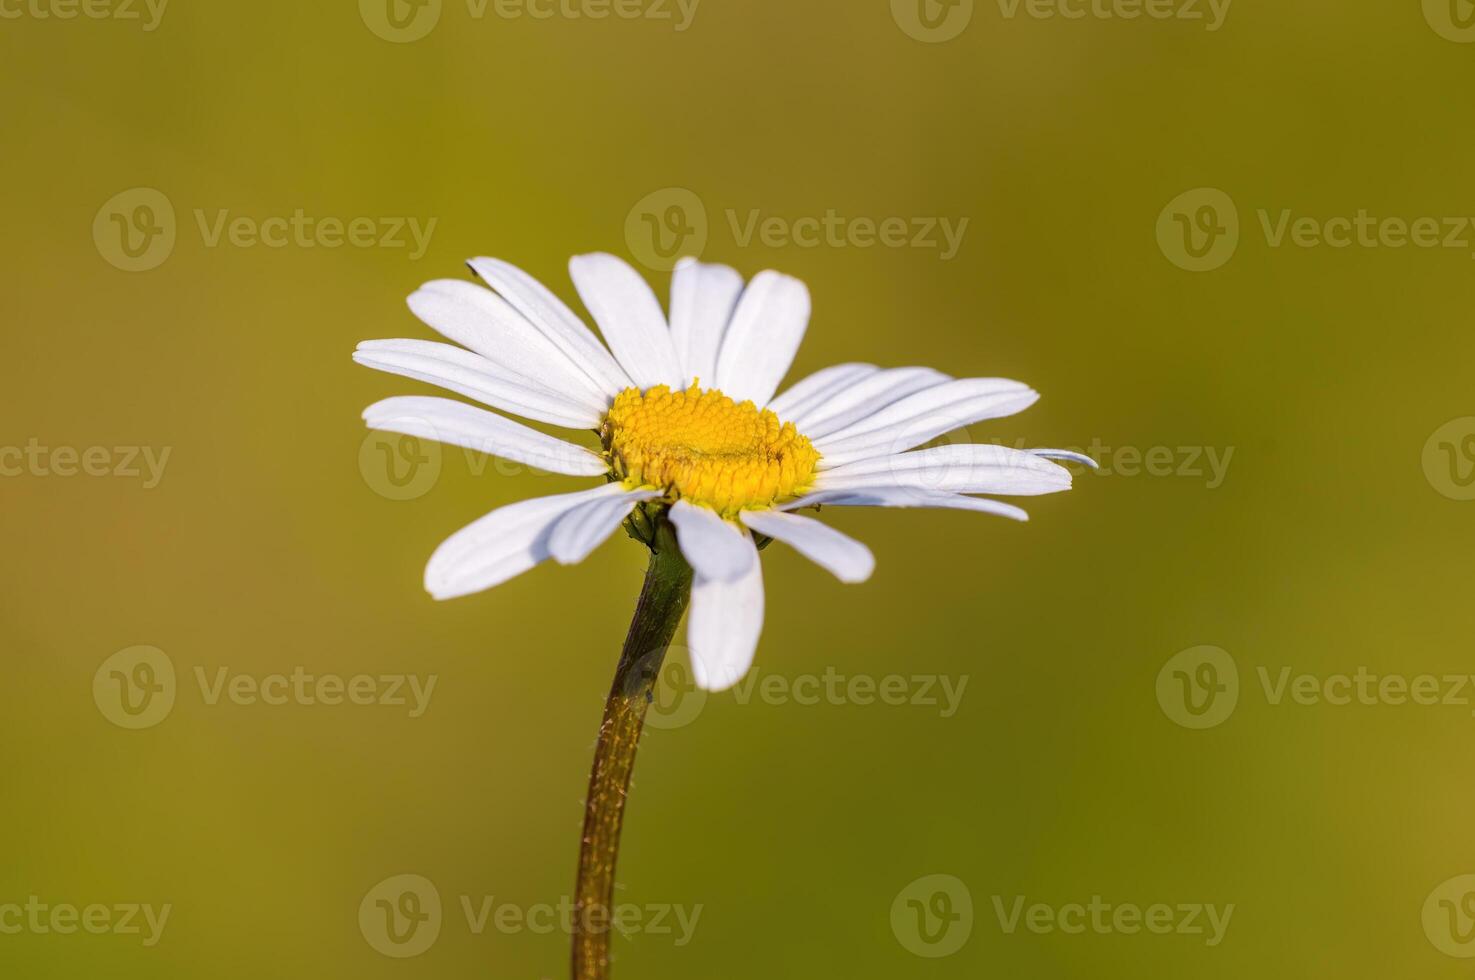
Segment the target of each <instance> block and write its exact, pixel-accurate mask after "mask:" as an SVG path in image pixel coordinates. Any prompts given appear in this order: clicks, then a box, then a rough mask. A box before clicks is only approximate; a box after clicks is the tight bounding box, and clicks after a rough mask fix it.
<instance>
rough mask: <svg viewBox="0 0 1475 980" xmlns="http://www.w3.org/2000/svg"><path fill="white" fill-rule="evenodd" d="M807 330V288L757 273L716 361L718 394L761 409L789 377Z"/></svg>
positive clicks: (773, 274)
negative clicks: (750, 403) (750, 401)
mask: <svg viewBox="0 0 1475 980" xmlns="http://www.w3.org/2000/svg"><path fill="white" fill-rule="evenodd" d="M808 326H809V287H807V286H805V285H804V283H802V282H800V281H799V280H798V279H795V278H793V277H791V276H785V275H781V274H779V273H777V272H772V271H769V272H760V273H758V275H756V276H754V277H753V281H752V282H750V283H748V288H747V289H746V290H744V292H743V298H742V299H741V300H739V301H738V305H737V309H736V310H734V311H733V314H732V322H731V323H730V324H728V326H727V333H726V334H725V335H724V336H723V338H722V351H721V353H719V354H718V355H717V377H716V379H715V381H716V385H717V387H718V388H721V389H722V393H723V394H725V395H729V396H731V397H732V399H733V401H737V402H742V401H747V400H750V399H751V400H752V402H753V404H755V405H759V406H762V405H767V404H768V401H769V399H771V398H772V397H773V393H774V392H775V391H778V385H779V382H780V381H782V380H784V375H785V374H788V373H789V365H791V364H793V363H794V355H795V354H797V353H798V352H799V344H800V342H801V341H802V340H803V339H804V331H805V329H806V328H807V327H808Z"/></svg>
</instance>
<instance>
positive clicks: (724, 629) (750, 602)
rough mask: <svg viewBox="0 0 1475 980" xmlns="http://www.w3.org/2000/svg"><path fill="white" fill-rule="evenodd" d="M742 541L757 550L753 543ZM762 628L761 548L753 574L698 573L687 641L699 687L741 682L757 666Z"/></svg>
mask: <svg viewBox="0 0 1475 980" xmlns="http://www.w3.org/2000/svg"><path fill="white" fill-rule="evenodd" d="M743 540H744V542H745V543H746V544H747V546H748V548H750V549H753V544H752V542H751V541H748V539H746V538H744V539H743ZM762 632H763V566H762V563H761V562H759V561H758V552H757V550H756V549H754V550H753V562H752V565H751V566H750V567H749V568H748V573H747V574H746V575H744V576H743V577H742V578H740V579H738V580H737V581H736V582H719V581H716V580H715V579H708V578H703V577H702V576H701V575H700V574H698V575H697V576H696V577H695V579H694V581H693V582H692V587H691V612H690V614H689V615H688V618H687V623H686V645H687V647H688V648H689V649H690V650H691V670H692V679H693V680H695V681H696V685H697V687H699V688H701V689H702V690H704V691H723V690H726V689H727V688H729V687H732V686H733V685H734V684H736V683H737V682H738V681H740V680H742V679H743V676H744V675H745V674H747V672H748V668H749V667H751V666H752V665H753V654H754V653H756V652H757V650H758V637H759V636H760V635H761V634H762Z"/></svg>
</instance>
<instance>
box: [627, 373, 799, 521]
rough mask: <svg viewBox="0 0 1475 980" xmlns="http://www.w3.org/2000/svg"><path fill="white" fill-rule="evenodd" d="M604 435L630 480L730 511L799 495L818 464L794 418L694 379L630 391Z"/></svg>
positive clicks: (642, 485)
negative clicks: (681, 385) (681, 386)
mask: <svg viewBox="0 0 1475 980" xmlns="http://www.w3.org/2000/svg"><path fill="white" fill-rule="evenodd" d="M601 435H602V436H603V438H604V446H605V451H606V452H607V453H608V454H609V457H610V463H611V465H612V466H613V467H614V471H615V474H616V475H617V476H618V477H619V478H620V479H622V480H623V481H624V482H625V484H626V485H627V486H629V487H632V488H634V487H655V488H657V489H659V490H663V491H665V492H667V493H668V494H670V495H671V496H672V497H677V498H683V497H684V498H686V499H687V500H689V501H691V502H692V503H694V504H702V505H704V506H707V507H711V508H712V509H713V510H716V511H717V512H719V513H721V514H723V515H726V516H732V515H734V514H736V513H737V512H738V511H740V510H745V509H754V508H762V507H767V506H770V505H772V504H774V503H776V502H778V501H781V500H786V499H788V498H790V497H795V496H798V495H799V494H800V493H802V492H803V491H804V490H806V489H807V488H808V487H809V485H810V484H811V483H813V482H814V471H815V464H816V463H818V462H819V453H818V452H816V451H815V448H814V446H812V445H810V443H809V440H808V439H806V438H804V436H802V435H800V434H799V432H798V430H797V429H795V428H794V423H792V422H780V421H779V418H778V416H777V415H774V414H773V413H772V412H770V411H769V410H768V409H766V408H765V409H759V408H758V407H756V406H755V405H754V404H753V403H752V402H749V401H745V402H742V403H741V404H739V403H737V402H735V401H733V400H732V399H731V398H729V397H727V396H726V395H724V394H723V393H722V392H720V391H717V390H715V389H713V390H711V391H703V390H702V389H701V388H699V387H697V386H696V385H692V386H691V387H690V388H688V389H686V390H685V391H672V390H671V389H670V388H668V387H667V386H665V385H657V386H656V387H654V388H652V389H650V390H649V391H647V392H645V393H644V394H642V393H641V392H640V391H639V390H638V389H635V388H627V389H625V390H624V391H622V392H620V394H619V395H617V396H616V397H615V401H614V404H613V405H612V406H610V410H609V415H608V416H606V418H605V422H604V428H603V431H602V432H601Z"/></svg>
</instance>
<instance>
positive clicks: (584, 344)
mask: <svg viewBox="0 0 1475 980" xmlns="http://www.w3.org/2000/svg"><path fill="white" fill-rule="evenodd" d="M467 264H468V265H470V266H471V271H473V272H475V273H476V274H477V275H478V276H481V278H482V280H483V281H484V282H486V284H487V285H489V286H491V287H492V288H493V289H495V290H496V291H497V292H499V293H501V294H502V298H503V299H505V300H507V302H509V303H511V304H512V305H513V307H514V308H516V309H517V311H518V312H519V313H521V314H522V315H523V316H525V317H527V319H528V321H529V322H530V323H532V325H533V326H534V327H536V328H537V329H538V330H539V331H541V332H542V333H543V335H544V336H546V337H547V338H548V339H549V340H550V341H552V342H553V343H554V345H555V346H557V347H558V349H559V350H561V351H563V352H564V354H566V355H568V358H569V359H570V360H571V361H573V362H574V363H575V364H577V365H578V366H579V368H580V370H582V371H583V372H584V374H585V375H586V376H587V377H589V378H590V379H591V380H592V382H593V384H594V387H595V388H596V389H597V390H598V391H600V392H601V393H603V394H604V395H605V396H606V397H607V398H613V397H614V396H615V395H617V394H619V393H620V392H622V391H624V390H625V389H626V388H629V387H631V385H632V384H633V382H631V380H630V376H629V375H628V374H626V373H625V372H624V369H622V368H621V367H620V365H619V364H617V363H615V359H614V357H612V356H611V355H610V352H609V351H608V350H606V349H605V347H604V345H603V344H601V343H600V342H599V339H598V338H596V337H595V336H594V334H593V333H592V332H591V331H590V330H589V328H588V327H586V326H585V325H584V321H583V320H580V319H579V318H578V316H577V315H576V314H575V313H574V311H573V310H571V309H569V308H568V305H567V304H565V303H564V301H563V300H561V299H559V298H558V297H557V296H555V295H554V294H553V291H552V290H550V289H549V288H548V287H547V286H545V285H543V284H542V283H540V282H539V281H538V280H536V279H534V278H533V277H532V276H530V275H528V274H527V273H526V272H523V271H522V270H521V269H519V268H518V267H517V266H515V265H512V264H510V263H508V262H503V261H502V260H500V259H488V258H479V259H472V260H471V261H470V262H469V263H467Z"/></svg>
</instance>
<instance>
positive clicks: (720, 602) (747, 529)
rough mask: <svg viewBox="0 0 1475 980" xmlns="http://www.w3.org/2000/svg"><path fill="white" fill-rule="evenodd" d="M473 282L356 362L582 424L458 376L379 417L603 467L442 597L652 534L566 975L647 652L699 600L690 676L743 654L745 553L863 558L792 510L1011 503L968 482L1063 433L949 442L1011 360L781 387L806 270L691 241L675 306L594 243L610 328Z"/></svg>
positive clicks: (856, 571) (997, 411)
mask: <svg viewBox="0 0 1475 980" xmlns="http://www.w3.org/2000/svg"><path fill="white" fill-rule="evenodd" d="M469 264H470V266H471V270H472V272H474V273H475V274H476V275H477V276H478V277H479V278H480V279H481V280H482V282H484V283H485V284H486V286H485V287H484V286H480V285H476V284H474V283H470V282H464V281H460V280H439V281H436V282H431V283H427V284H426V285H424V286H422V287H421V288H420V289H419V291H418V292H416V293H415V294H414V295H412V296H411V297H410V309H411V310H412V311H414V313H415V315H416V316H418V317H419V318H420V319H421V320H423V321H425V323H426V324H428V325H429V326H430V327H432V328H433V329H435V330H436V331H437V332H439V333H440V334H441V335H442V336H444V337H446V338H447V339H448V340H451V341H453V343H451V344H443V343H435V342H432V341H428V340H372V341H366V342H365V343H363V344H360V345H359V347H358V350H357V351H355V352H354V355H353V356H354V360H355V361H357V362H358V363H360V364H363V365H366V366H368V367H372V368H376V369H378V370H380V371H387V372H389V373H391V374H399V375H403V376H405V377H409V378H414V379H416V380H419V381H425V382H429V383H430V384H435V385H439V386H441V387H442V388H446V389H449V390H450V391H454V392H456V393H457V394H460V395H464V396H466V397H467V398H472V399H475V400H476V401H479V402H481V403H482V404H484V405H487V406H489V407H491V408H494V409H497V410H499V411H501V412H504V413H507V414H510V415H520V416H522V417H524V418H527V419H531V420H533V421H536V422H542V423H545V424H547V425H553V426H562V427H565V428H570V429H586V430H590V431H592V432H594V433H596V434H597V436H598V445H597V446H580V445H577V444H575V443H573V442H569V441H565V440H563V439H557V438H554V437H553V436H549V435H546V434H544V433H542V432H540V431H537V430H535V429H533V428H530V427H529V426H526V425H523V424H522V423H519V422H514V421H512V420H511V419H509V418H507V417H506V416H505V415H498V414H495V413H493V412H489V411H486V410H485V409H482V408H477V407H475V406H472V405H468V404H466V403H465V402H460V401H453V400H451V399H447V398H426V397H401V398H390V399H386V400H385V401H381V402H378V403H376V404H374V405H371V406H369V408H368V409H367V410H365V412H364V419H365V420H366V421H367V422H368V424H369V426H370V428H373V429H378V430H382V431H385V432H395V433H400V434H403V435H409V436H416V437H419V438H427V439H432V440H436V441H439V442H444V443H448V444H450V445H455V446H461V447H464V448H468V449H473V450H477V451H480V452H483V453H488V454H491V455H496V456H501V457H504V458H506V459H510V460H513V461H515V462H519V463H524V464H527V465H529V466H533V467H537V468H538V469H542V470H548V471H551V472H554V473H563V474H567V475H570V476H587V477H589V478H591V479H599V480H600V481H601V482H600V483H599V485H597V486H595V487H592V488H590V489H588V490H581V491H578V492H576V493H566V494H559V495H557V496H552V497H538V498H535V499H532V500H525V501H522V502H521V503H516V504H511V505H508V506H506V507H501V508H499V509H497V510H494V511H492V512H491V513H490V514H488V515H486V516H485V517H483V518H481V519H480V520H478V521H476V522H474V523H473V524H471V525H469V526H468V527H466V528H463V529H462V530H460V531H457V532H456V533H455V534H453V535H451V537H450V538H448V539H446V541H445V543H443V544H442V545H441V546H440V547H439V548H438V549H436V552H435V554H434V555H432V556H431V558H430V563H429V565H428V566H427V567H426V569H425V587H426V589H427V590H429V592H430V593H431V595H433V596H435V597H436V598H437V599H450V598H453V597H456V596H464V595H469V594H471V593H474V592H480V591H482V590H483V589H489V588H491V587H492V586H494V585H498V584H500V583H502V582H505V581H507V580H508V579H510V578H512V577H514V576H516V575H520V574H521V573H523V572H525V571H527V570H528V569H530V568H532V567H533V566H535V565H537V564H539V563H541V562H543V561H544V560H546V559H549V558H552V559H553V560H554V561H557V562H559V563H561V564H565V565H567V564H572V563H574V562H578V561H582V560H583V559H584V558H585V557H587V556H588V555H589V554H590V553H591V552H592V551H593V550H594V549H595V548H597V547H598V546H599V545H600V544H601V543H603V542H604V541H605V540H606V539H607V538H609V537H610V536H611V535H613V534H614V533H615V531H617V530H618V529H619V528H620V527H621V526H624V527H625V528H626V529H627V531H628V532H629V533H630V534H631V536H633V537H635V538H638V539H639V540H641V541H643V542H644V543H645V544H646V545H647V546H648V547H649V548H650V551H651V561H650V567H649V569H648V571H647V572H646V578H645V586H644V588H643V589H642V591H641V595H640V602H639V604H638V606H637V607H636V611H635V617H634V620H633V622H632V623H631V626H630V631H629V634H628V635H627V637H626V639H625V645H624V649H623V651H622V653H621V657H620V662H619V665H618V667H617V668H616V671H615V679H614V683H613V685H612V686H611V689H610V694H609V698H608V700H607V701H606V703H605V711H604V720H603V723H602V724H601V726H600V730H599V739H598V741H597V742H596V744H595V749H594V765H593V768H592V770H591V772H590V777H589V795H588V798H587V803H586V809H585V815H584V829H583V834H582V836H581V838H580V851H579V874H578V882H577V891H576V893H575V903H574V912H575V925H574V936H573V959H572V966H573V974H572V975H573V977H574V978H575V980H607V978H608V976H609V968H610V955H611V954H610V948H609V930H608V929H607V928H602V927H600V926H599V925H598V924H596V922H595V919H596V917H599V916H601V915H603V916H604V921H606V922H607V921H608V919H607V915H608V911H609V909H610V908H611V905H612V902H613V895H614V887H615V885H614V874H615V865H616V859H617V855H618V851H619V838H620V828H621V825H622V821H623V814H624V805H625V800H626V797H627V796H628V793H629V788H630V777H631V773H632V772H633V769H634V763H635V754H636V747H637V745H638V743H639V740H640V733H641V729H642V726H643V724H644V720H645V714H646V711H647V707H648V705H649V703H650V699H651V691H652V689H653V686H654V683H655V678H656V674H657V671H659V669H660V665H661V661H662V659H663V658H664V657H665V653H666V649H667V648H668V647H669V646H670V643H671V638H672V637H673V636H674V635H675V631H676V627H677V625H678V624H679V622H680V620H681V618H682V616H683V615H685V614H686V611H687V607H688V605H690V615H689V617H688V625H687V645H688V647H689V649H690V654H691V667H692V676H693V679H694V680H695V682H696V683H697V685H698V686H699V687H702V688H705V689H707V690H721V689H723V688H727V687H730V686H732V685H733V684H736V683H737V682H738V681H739V680H741V679H742V677H743V675H745V674H746V673H747V672H748V668H749V666H751V664H752V662H753V654H754V651H755V650H756V649H757V646H758V636H759V634H760V633H761V632H762V629H763V601H764V600H763V577H762V571H761V568H760V562H759V558H758V552H759V550H760V549H762V548H763V547H764V546H766V545H767V544H769V543H770V542H771V541H781V542H783V543H785V544H787V545H789V546H791V547H793V548H794V549H795V550H797V551H799V552H800V553H801V554H803V555H804V556H805V557H807V558H809V559H811V560H812V561H814V562H815V563H816V564H818V565H820V566H821V567H823V568H825V569H827V570H829V571H830V572H832V573H834V575H835V576H836V577H838V578H839V579H840V580H841V581H843V582H863V581H865V580H866V579H867V578H869V577H870V575H871V572H872V570H873V569H874V568H875V559H874V558H873V557H872V556H871V552H870V550H869V549H867V548H866V546H865V545H863V544H861V543H860V542H858V541H855V540H853V539H851V538H849V537H847V536H846V535H844V534H841V533H840V532H839V531H836V530H835V529H833V528H831V527H829V526H827V525H825V524H822V523H820V522H819V521H817V520H815V519H814V518H812V517H808V516H805V515H802V514H800V513H798V512H799V511H803V510H808V509H811V508H812V509H816V510H817V509H819V508H820V507H822V506H832V507H852V506H853V507H939V508H947V509H952V510H971V511H978V512H982V513H986V514H997V515H999V516H1002V517H1010V518H1014V519H1016V520H1024V519H1025V513H1024V511H1022V510H1020V509H1019V508H1018V507H1015V506H1014V505H1012V504H1007V503H1003V502H1000V501H997V500H992V499H989V498H987V497H980V496H974V495H975V494H994V495H1003V496H1030V495H1035V494H1044V493H1055V492H1056V491H1060V490H1066V489H1069V488H1070V483H1071V478H1070V472H1069V471H1068V470H1066V469H1065V467H1063V466H1061V465H1059V462H1057V461H1058V460H1074V461H1077V462H1082V463H1086V464H1088V465H1095V464H1094V463H1092V462H1091V460H1089V459H1088V458H1086V457H1084V456H1080V455H1078V454H1075V453H1070V452H1065V451H1061V450H1050V449H1037V450H1028V451H1024V450H1015V449H1008V448H1005V447H1003V446H994V445H972V444H950V445H942V446H936V447H933V448H919V447H924V446H925V445H926V444H927V443H929V442H931V441H933V440H934V439H937V438H938V437H939V436H943V435H946V434H947V433H949V432H952V431H954V430H957V429H960V428H963V427H964V426H967V425H971V424H973V423H975V422H980V421H983V420H985V419H993V418H1000V417H1002V416H1005V415H1012V414H1014V413H1015V412H1019V411H1022V410H1023V409H1025V408H1028V407H1029V406H1030V405H1032V404H1034V402H1035V400H1036V399H1037V398H1038V397H1039V396H1038V395H1037V394H1036V393H1035V392H1034V391H1033V390H1031V389H1030V388H1029V387H1028V386H1027V385H1024V384H1021V383H1019V382H1018V381H1009V380H1006V379H1003V378H963V379H957V378H952V377H949V376H948V375H946V374H943V373H941V372H940V371H934V370H932V369H931V368H923V367H903V368H891V369H882V368H880V367H877V366H875V365H873V364H840V365H837V366H835V367H830V368H825V369H824V370H822V371H818V372H816V373H814V374H812V375H810V376H809V377H807V378H805V379H803V380H802V381H799V382H798V383H796V384H795V385H794V386H793V387H791V388H789V389H788V390H787V391H785V392H784V393H783V394H780V395H777V397H775V395H776V393H777V392H778V390H779V384H780V382H782V381H783V379H784V375H785V374H787V373H788V370H789V366H790V365H791V364H792V363H793V360H794V355H795V353H796V352H797V351H798V350H799V343H800V341H802V340H803V338H804V331H805V329H806V328H807V327H808V325H809V309H810V304H809V291H808V289H806V288H805V286H804V284H803V283H802V282H800V281H799V280H797V279H794V278H791V277H789V276H785V275H780V274H779V273H777V272H760V273H759V274H758V275H756V276H754V277H753V280H752V281H751V282H749V283H747V284H744V282H743V279H742V277H741V276H740V275H738V273H736V272H734V271H733V270H732V269H729V268H727V267H726V266H721V265H706V264H702V263H699V262H697V261H695V260H692V259H685V260H683V261H682V262H680V263H679V264H678V265H677V267H676V270H675V274H674V276H673V278H672V282H671V303H670V314H669V317H668V316H667V314H666V313H665V312H664V311H663V310H662V309H661V303H660V300H658V299H657V298H656V295H655V293H654V292H652V291H651V288H650V286H648V285H647V284H646V282H645V280H644V279H642V278H641V276H640V275H639V274H638V273H637V272H636V271H635V270H634V269H632V268H630V266H629V265H627V264H625V263H624V262H622V261H620V260H619V259H617V258H615V257H613V256H610V255H603V254H596V255H581V256H578V257H576V258H574V259H573V260H572V261H571V262H570V263H569V271H570V273H571V274H572V276H573V280H574V288H575V289H577V290H578V293H579V296H580V298H581V299H583V301H584V305H585V306H586V307H588V309H589V312H590V314H592V315H593V317H594V321H595V322H596V323H597V324H598V325H599V329H600V331H601V332H602V333H603V335H604V339H605V343H606V344H608V346H607V347H606V346H605V344H601V343H600V342H599V341H598V340H597V339H595V336H594V334H593V333H592V332H591V331H590V330H589V329H588V328H587V327H585V326H584V324H583V323H582V322H581V321H580V320H579V318H578V317H577V316H576V315H575V314H574V313H573V312H572V311H571V310H570V309H569V308H568V307H567V306H566V305H564V303H563V302H562V301H561V300H559V298H558V297H557V296H555V295H554V294H553V293H552V292H550V291H549V290H548V289H547V288H546V287H544V286H542V285H541V284H539V283H538V282H537V281H535V280H534V279H533V278H532V277H530V276H528V275H527V274H526V273H524V272H522V271H521V270H519V269H517V268H515V267H514V266H511V265H508V264H507V263H506V262H501V261H498V260H496V259H475V260H473V261H472V262H470V263H469Z"/></svg>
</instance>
